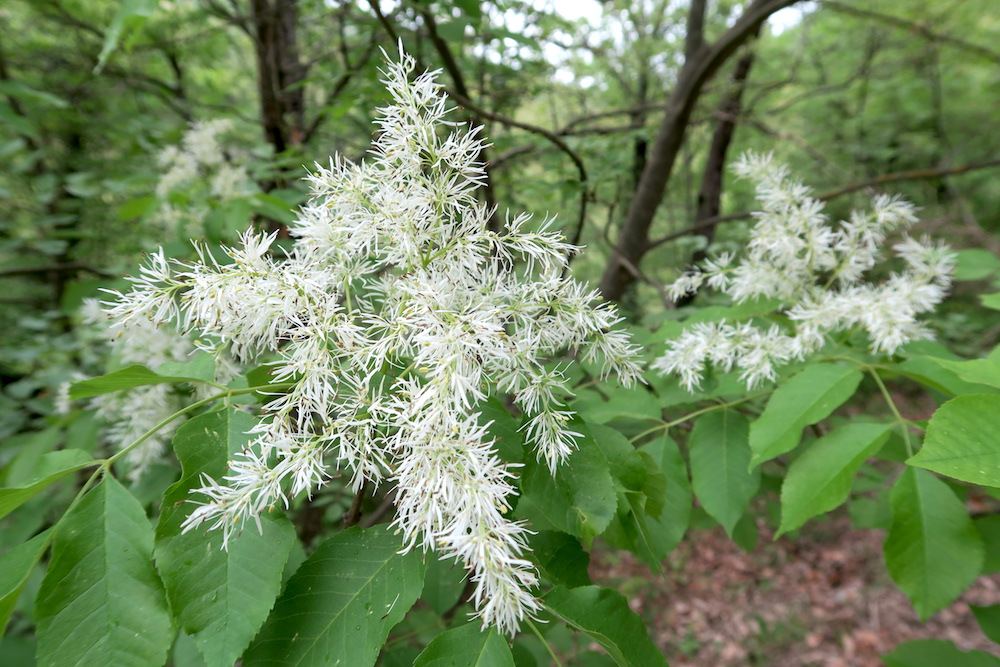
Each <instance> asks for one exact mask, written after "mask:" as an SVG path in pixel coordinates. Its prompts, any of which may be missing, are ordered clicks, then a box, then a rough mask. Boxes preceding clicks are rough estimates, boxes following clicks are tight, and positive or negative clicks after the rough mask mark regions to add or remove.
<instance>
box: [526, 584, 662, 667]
mask: <svg viewBox="0 0 1000 667" xmlns="http://www.w3.org/2000/svg"><path fill="white" fill-rule="evenodd" d="M542 601H543V602H544V604H545V606H546V608H547V609H548V610H549V611H551V612H552V613H553V614H555V615H556V616H558V617H559V618H561V619H562V620H563V621H564V622H565V623H566V624H567V625H569V626H570V627H571V628H573V629H574V630H577V631H579V632H583V633H585V634H586V635H588V636H589V637H590V638H591V639H593V640H594V641H596V642H597V643H598V644H600V645H601V647H602V648H603V649H604V650H605V651H607V652H608V655H610V656H611V658H612V659H613V660H614V661H615V663H616V664H618V665H619V666H620V667H635V666H637V665H642V666H643V667H655V666H656V665H664V666H665V665H666V664H667V661H666V660H665V659H664V657H663V654H662V653H660V651H659V649H657V648H656V645H655V644H653V642H652V640H651V639H650V638H649V635H648V634H646V626H645V624H644V623H643V622H642V619H641V618H639V617H638V616H636V614H635V612H633V611H632V610H631V609H630V608H629V606H628V600H626V599H625V596H623V595H622V594H621V593H619V592H617V591H612V590H609V589H607V588H599V587H597V586H584V587H582V588H574V589H567V588H563V587H562V586H558V587H556V588H554V589H553V590H552V591H551V592H549V593H548V594H547V595H546V596H545V597H544V598H543V599H542Z"/></svg>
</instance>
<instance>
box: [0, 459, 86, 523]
mask: <svg viewBox="0 0 1000 667" xmlns="http://www.w3.org/2000/svg"><path fill="white" fill-rule="evenodd" d="M97 463H98V462H97V461H95V460H94V459H92V458H91V456H90V454H88V453H87V452H85V451H83V450H80V449H61V450H59V451H57V452H49V453H48V454H43V455H42V457H41V458H40V459H39V460H38V462H37V463H36V464H35V466H34V469H33V471H32V472H31V474H30V475H28V476H27V479H26V480H25V481H23V482H20V483H18V484H17V486H10V487H6V488H2V489H0V519H2V518H3V517H5V516H7V515H8V514H10V513H11V512H13V511H14V510H15V509H17V508H18V507H20V506H21V505H22V504H24V503H25V502H27V500H28V499H30V498H31V497H32V496H35V495H36V494H38V493H39V492H41V491H42V490H43V489H44V488H46V487H47V486H50V485H52V484H55V483H56V482H58V481H59V480H60V479H62V478H63V477H65V476H66V475H69V474H70V473H73V472H76V471H77V470H80V469H81V468H86V467H88V466H94V465H97Z"/></svg>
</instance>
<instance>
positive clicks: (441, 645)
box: [413, 623, 514, 667]
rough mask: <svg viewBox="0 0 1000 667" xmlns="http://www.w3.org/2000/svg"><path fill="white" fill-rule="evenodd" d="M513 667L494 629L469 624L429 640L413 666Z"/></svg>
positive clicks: (511, 659) (507, 650)
mask: <svg viewBox="0 0 1000 667" xmlns="http://www.w3.org/2000/svg"><path fill="white" fill-rule="evenodd" d="M508 666H509V667H514V656H513V655H512V654H511V652H510V646H508V645H507V640H505V639H504V638H503V637H501V636H500V635H499V634H498V633H497V631H496V630H494V629H492V628H489V629H486V630H480V629H479V625H478V624H477V623H468V624H466V625H463V626H461V627H458V628H452V629H451V630H446V631H445V632H442V633H441V634H439V635H438V636H437V637H435V638H434V639H432V640H431V643H430V644H428V645H427V648H425V649H424V650H423V651H422V652H421V653H420V655H418V656H417V659H416V660H414V661H413V667H508Z"/></svg>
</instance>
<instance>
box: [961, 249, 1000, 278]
mask: <svg viewBox="0 0 1000 667" xmlns="http://www.w3.org/2000/svg"><path fill="white" fill-rule="evenodd" d="M955 255H956V257H955V259H956V262H955V280H982V279H983V278H987V277H989V276H990V275H992V274H994V273H996V272H997V271H1000V258H997V256H996V255H994V254H993V253H991V252H990V251H989V250H983V249H982V248H969V249H967V250H959V251H958V252H957V253H955Z"/></svg>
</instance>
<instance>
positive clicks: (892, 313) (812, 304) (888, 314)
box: [653, 153, 954, 391]
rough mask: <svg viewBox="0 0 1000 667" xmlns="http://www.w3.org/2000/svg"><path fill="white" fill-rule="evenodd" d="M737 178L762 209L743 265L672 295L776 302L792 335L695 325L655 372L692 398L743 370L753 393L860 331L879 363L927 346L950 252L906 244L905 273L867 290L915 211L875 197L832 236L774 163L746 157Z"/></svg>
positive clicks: (718, 261)
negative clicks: (706, 293) (712, 373)
mask: <svg viewBox="0 0 1000 667" xmlns="http://www.w3.org/2000/svg"><path fill="white" fill-rule="evenodd" d="M733 170H734V171H735V172H736V174H737V175H738V176H741V177H744V178H750V179H752V180H753V181H755V183H756V185H757V198H758V201H759V202H760V203H761V206H762V209H763V210H762V211H761V212H760V213H756V214H755V217H756V218H757V223H756V225H755V226H754V227H753V229H752V230H751V232H750V238H749V240H748V242H747V251H746V253H745V255H744V256H743V257H742V259H741V260H740V261H739V262H738V263H737V262H736V260H735V258H734V257H733V256H732V255H730V254H728V253H727V254H723V255H720V256H719V257H717V258H714V259H709V260H707V261H706V262H705V263H704V265H703V266H702V267H699V268H696V269H693V270H690V271H688V272H686V273H685V274H683V275H682V276H681V277H680V278H678V279H677V280H676V281H675V282H674V284H673V285H671V286H670V288H669V293H670V294H671V296H673V297H674V298H679V297H680V296H682V295H684V294H690V293H693V292H695V291H697V290H698V289H699V288H700V287H702V286H703V285H704V284H708V285H709V286H710V287H712V288H713V289H716V290H718V291H720V292H722V293H724V294H727V295H729V296H730V297H732V299H733V300H734V301H735V302H737V303H742V302H745V301H748V300H752V299H758V298H766V299H777V300H778V301H779V302H780V304H781V305H780V306H779V310H780V311H781V312H782V314H783V315H784V316H785V317H786V318H787V319H788V320H790V325H789V326H787V327H779V326H777V325H769V326H768V327H767V328H766V329H764V328H762V327H761V326H758V325H757V324H755V323H754V322H743V323H741V324H735V325H731V324H727V323H726V322H724V321H723V322H719V323H713V324H709V323H698V324H695V325H694V326H692V327H690V328H688V329H687V330H686V331H685V332H684V333H683V334H682V335H681V336H680V337H679V338H677V339H675V340H673V341H669V342H668V347H667V350H666V352H665V353H664V354H663V355H662V356H661V357H659V358H658V359H657V360H656V362H654V364H653V367H654V368H656V369H658V370H660V371H662V372H664V373H672V374H676V375H678V376H679V377H680V381H681V384H682V385H683V386H684V387H686V388H687V389H688V390H690V391H693V390H694V389H696V388H697V387H698V386H699V385H700V383H701V380H702V377H703V376H704V373H705V371H706V370H707V368H708V366H709V365H711V366H713V367H715V368H718V369H720V370H722V371H723V372H729V371H731V370H734V369H738V370H739V371H740V379H742V380H743V381H744V382H746V384H747V387H748V388H752V387H755V386H757V385H759V384H760V383H762V382H766V381H769V380H773V379H775V377H776V369H777V368H778V367H779V366H780V365H781V364H783V363H786V362H788V361H789V360H793V359H796V360H803V359H805V358H806V357H808V356H810V355H812V354H814V353H815V352H817V351H818V350H819V349H820V348H822V347H823V346H824V345H825V344H826V343H827V341H828V338H829V336H830V335H831V334H834V333H836V332H841V331H850V330H852V329H855V328H857V329H862V330H864V331H865V332H867V334H868V336H869V338H870V340H871V346H872V349H873V350H874V351H875V352H876V353H880V354H892V353H894V352H895V351H896V350H897V349H899V348H900V347H901V346H902V345H905V344H906V343H908V342H910V341H912V340H918V339H921V338H928V337H929V336H930V331H929V330H928V329H927V328H926V327H925V326H924V325H922V324H921V323H920V322H919V321H918V319H917V318H918V317H919V316H920V315H921V314H923V313H926V312H930V311H932V310H933V309H934V308H935V307H936V306H937V304H939V303H940V302H941V301H942V299H944V297H945V295H946V293H947V289H948V287H949V285H950V282H951V278H950V275H951V272H952V270H953V268H954V255H953V254H952V253H951V251H950V250H949V249H948V248H947V247H946V246H944V245H940V244H937V245H936V244H933V243H932V242H930V241H929V240H927V239H922V240H920V241H916V240H914V239H911V238H909V237H906V236H904V239H903V241H902V242H900V243H898V244H897V245H895V246H893V249H894V250H895V251H896V256H897V257H898V258H900V259H901V260H903V263H904V264H905V269H904V270H903V271H902V272H900V273H894V274H892V275H890V276H889V277H888V278H887V279H886V280H885V281H884V282H882V283H880V284H872V283H867V282H864V277H865V273H866V272H867V271H869V270H870V269H872V268H874V267H875V266H876V264H878V263H879V262H880V261H882V256H881V248H882V246H883V245H884V243H885V240H886V239H887V238H888V236H889V234H890V233H892V232H893V231H895V230H897V229H899V228H903V227H907V226H909V225H911V224H912V223H914V222H915V221H916V209H915V207H914V206H913V205H912V204H910V203H909V202H906V201H905V200H903V199H901V198H899V197H895V196H887V195H878V196H876V197H875V198H874V199H873V201H872V209H871V211H869V212H858V211H855V212H853V213H852V214H851V215H850V218H849V219H848V220H846V221H842V222H840V223H839V225H837V226H833V225H830V224H829V223H828V222H827V219H826V216H825V215H824V214H823V204H822V202H820V201H818V200H816V199H814V198H812V197H811V196H810V190H809V189H808V188H807V187H805V186H804V185H802V184H801V183H799V182H797V181H795V180H793V179H792V178H791V176H790V174H789V172H788V169H787V168H786V167H784V166H782V165H777V164H775V163H774V161H773V158H772V157H771V156H770V155H756V154H752V153H747V154H745V155H744V156H743V157H741V159H740V160H739V161H738V162H737V163H736V164H735V165H734V167H733Z"/></svg>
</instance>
